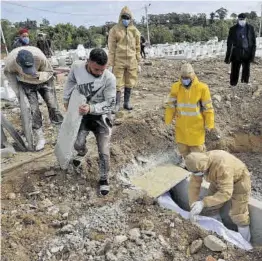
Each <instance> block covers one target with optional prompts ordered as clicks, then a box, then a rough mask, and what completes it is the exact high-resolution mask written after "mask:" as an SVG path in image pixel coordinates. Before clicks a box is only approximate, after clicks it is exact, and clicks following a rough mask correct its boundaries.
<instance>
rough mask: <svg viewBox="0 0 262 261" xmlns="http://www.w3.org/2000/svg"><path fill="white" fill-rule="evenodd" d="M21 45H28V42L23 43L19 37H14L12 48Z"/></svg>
mask: <svg viewBox="0 0 262 261" xmlns="http://www.w3.org/2000/svg"><path fill="white" fill-rule="evenodd" d="M21 46H28V44H25V43H24V42H23V41H22V40H21V39H20V37H18V38H16V39H15V40H14V43H13V46H12V47H13V49H15V48H17V47H21Z"/></svg>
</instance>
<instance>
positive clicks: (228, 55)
mask: <svg viewBox="0 0 262 261" xmlns="http://www.w3.org/2000/svg"><path fill="white" fill-rule="evenodd" d="M232 31H233V29H232V27H231V28H230V30H229V33H228V37H227V51H226V57H225V62H226V63H230V62H231V61H230V60H231V55H232V45H233V40H232V38H233V32H232Z"/></svg>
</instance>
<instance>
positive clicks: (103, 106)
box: [90, 75, 116, 115]
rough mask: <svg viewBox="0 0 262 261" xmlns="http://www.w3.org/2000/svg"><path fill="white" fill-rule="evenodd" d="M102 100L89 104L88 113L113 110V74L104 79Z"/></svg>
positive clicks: (103, 112)
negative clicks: (104, 85)
mask: <svg viewBox="0 0 262 261" xmlns="http://www.w3.org/2000/svg"><path fill="white" fill-rule="evenodd" d="M103 93H104V101H103V102H100V103H96V104H90V113H91V114H96V115H101V114H107V113H110V112H112V111H113V110H114V107H115V104H116V78H115V76H114V75H111V77H110V78H109V79H108V80H107V81H106V87H105V89H104V92H103Z"/></svg>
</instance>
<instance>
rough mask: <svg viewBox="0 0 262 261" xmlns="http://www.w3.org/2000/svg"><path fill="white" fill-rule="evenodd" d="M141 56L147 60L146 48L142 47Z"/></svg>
mask: <svg viewBox="0 0 262 261" xmlns="http://www.w3.org/2000/svg"><path fill="white" fill-rule="evenodd" d="M140 54H141V57H142V58H143V59H146V53H145V46H141V48H140Z"/></svg>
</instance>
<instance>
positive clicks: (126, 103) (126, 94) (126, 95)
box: [124, 87, 133, 111]
mask: <svg viewBox="0 0 262 261" xmlns="http://www.w3.org/2000/svg"><path fill="white" fill-rule="evenodd" d="M130 96H131V88H127V87H126V88H125V92H124V109H126V110H128V111H131V110H133V107H132V106H131V105H130V104H129V101H130Z"/></svg>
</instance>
